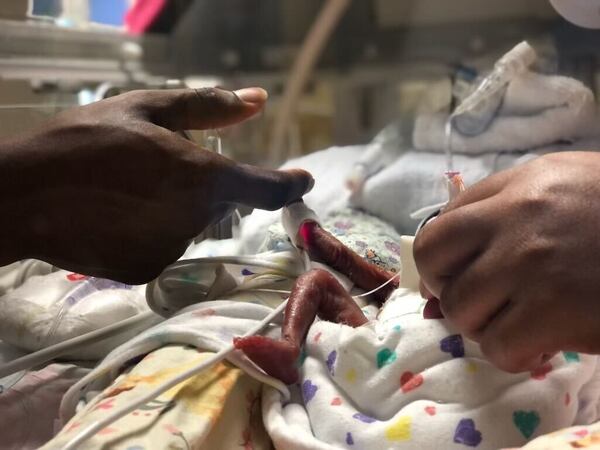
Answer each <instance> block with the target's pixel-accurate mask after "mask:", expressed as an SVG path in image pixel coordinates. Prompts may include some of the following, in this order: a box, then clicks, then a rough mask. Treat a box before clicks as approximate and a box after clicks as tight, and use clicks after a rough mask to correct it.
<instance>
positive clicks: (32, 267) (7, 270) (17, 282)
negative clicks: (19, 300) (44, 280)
mask: <svg viewBox="0 0 600 450" xmlns="http://www.w3.org/2000/svg"><path fill="white" fill-rule="evenodd" d="M53 270H54V268H53V267H52V266H51V265H50V264H48V263H45V262H43V261H38V260H35V259H24V260H23V261H17V262H15V263H13V264H9V265H8V266H3V267H0V295H4V294H5V293H7V292H10V291H12V290H13V289H16V288H18V287H19V286H21V285H22V284H23V283H24V282H25V281H26V280H27V279H28V278H30V277H32V276H34V275H47V274H49V273H51V272H52V271H53Z"/></svg>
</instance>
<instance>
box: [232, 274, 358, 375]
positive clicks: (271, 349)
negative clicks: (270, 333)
mask: <svg viewBox="0 0 600 450" xmlns="http://www.w3.org/2000/svg"><path fill="white" fill-rule="evenodd" d="M317 315H318V316H319V317H320V318H321V319H323V320H328V321H331V322H335V323H343V324H345V325H349V326H351V327H359V326H361V325H363V324H365V323H366V322H367V318H366V317H365V316H364V314H363V313H362V311H361V310H360V308H359V307H358V305H357V304H356V303H355V302H354V299H353V298H352V297H351V296H350V294H349V293H348V292H347V291H346V290H345V289H344V288H343V287H342V285H341V284H340V283H339V282H338V281H337V280H336V279H335V277H334V276H333V275H331V274H330V273H329V272H327V271H325V270H320V269H316V270H311V271H310V272H306V273H305V274H303V275H301V276H300V277H299V278H298V280H296V283H295V284H294V288H293V289H292V293H291V295H290V299H289V301H288V304H287V306H286V309H285V320H284V322H283V328H282V333H281V334H282V337H281V339H279V340H274V339H271V338H268V337H265V336H251V337H247V338H236V339H234V344H235V347H236V348H237V349H240V350H242V351H243V352H244V353H245V354H246V356H248V357H249V358H250V359H251V360H252V361H254V363H256V364H257V365H258V366H259V367H260V368H262V369H263V370H264V371H265V372H266V373H268V374H269V375H271V376H273V377H275V378H278V379H279V380H281V381H283V382H284V383H286V384H292V383H295V382H296V381H297V380H298V371H297V369H296V361H297V360H298V356H299V355H300V349H301V348H302V344H303V343H304V340H305V339H306V335H307V333H308V329H309V327H310V325H311V324H312V323H313V321H314V320H315V317H316V316H317Z"/></svg>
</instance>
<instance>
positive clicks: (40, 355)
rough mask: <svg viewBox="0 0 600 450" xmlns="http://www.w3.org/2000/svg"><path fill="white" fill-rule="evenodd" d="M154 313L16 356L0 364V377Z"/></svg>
mask: <svg viewBox="0 0 600 450" xmlns="http://www.w3.org/2000/svg"><path fill="white" fill-rule="evenodd" d="M155 315H156V314H154V313H153V312H152V311H147V312H143V313H141V314H137V315H135V316H133V317H129V318H127V319H125V320H122V321H120V322H117V323H114V324H112V325H108V326H106V327H104V328H100V329H98V330H94V331H90V332H89V333H86V334H83V335H81V336H75V337H74V338H71V339H67V340H66V341H62V342H60V343H58V344H55V345H53V346H51V347H47V348H44V349H42V350H38V351H37V352H34V353H30V354H28V355H25V356H22V357H21V358H17V359H15V360H13V361H10V362H8V363H6V364H3V365H2V366H0V378H4V377H6V376H9V375H12V374H14V373H16V372H19V371H21V370H26V369H30V368H32V367H35V366H37V365H40V364H43V363H46V362H48V361H51V360H52V359H54V358H57V357H59V356H62V355H64V354H66V353H67V352H70V351H72V350H73V349H75V348H79V347H81V346H83V345H86V344H89V343H90V342H95V341H97V340H102V339H106V338H108V337H110V336H113V335H115V334H117V333H119V332H121V331H123V330H125V329H127V328H130V327H132V326H134V325H137V324H139V323H142V322H144V321H145V320H148V319H149V318H150V317H152V316H155Z"/></svg>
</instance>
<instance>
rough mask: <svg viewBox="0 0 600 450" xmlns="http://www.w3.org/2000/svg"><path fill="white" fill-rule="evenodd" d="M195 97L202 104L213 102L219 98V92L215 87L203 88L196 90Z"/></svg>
mask: <svg viewBox="0 0 600 450" xmlns="http://www.w3.org/2000/svg"><path fill="white" fill-rule="evenodd" d="M194 91H195V95H196V97H197V98H198V100H200V101H201V102H212V101H213V100H215V99H217V98H219V91H218V90H217V89H216V88H213V87H203V88H197V89H194Z"/></svg>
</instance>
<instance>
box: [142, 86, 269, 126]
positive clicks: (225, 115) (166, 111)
mask: <svg viewBox="0 0 600 450" xmlns="http://www.w3.org/2000/svg"><path fill="white" fill-rule="evenodd" d="M136 94H137V98H136V102H135V107H137V109H138V111H140V113H141V114H142V116H143V117H145V118H146V119H147V120H149V121H150V122H152V123H154V124H156V125H158V126H161V127H164V128H167V129H169V130H172V131H178V130H205V129H212V128H223V127H226V126H228V125H233V124H235V123H238V122H242V121H243V120H246V119H248V118H249V117H251V116H253V115H254V114H256V113H257V112H259V111H260V110H261V109H262V107H263V106H264V104H265V102H266V100H267V98H268V94H267V91H265V90H264V89H261V88H246V89H240V90H238V91H226V90H223V89H218V88H204V89H172V90H162V91H160V90H159V91H153V90H149V91H139V92H137V93H136Z"/></svg>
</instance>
